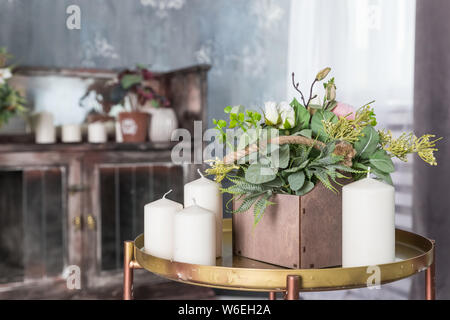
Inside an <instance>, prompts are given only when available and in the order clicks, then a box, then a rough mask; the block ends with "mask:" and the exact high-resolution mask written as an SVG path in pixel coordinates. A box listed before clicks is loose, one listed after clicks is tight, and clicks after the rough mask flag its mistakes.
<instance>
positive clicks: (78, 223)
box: [72, 216, 81, 231]
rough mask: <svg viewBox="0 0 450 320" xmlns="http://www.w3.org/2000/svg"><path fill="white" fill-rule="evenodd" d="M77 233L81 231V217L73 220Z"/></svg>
mask: <svg viewBox="0 0 450 320" xmlns="http://www.w3.org/2000/svg"><path fill="white" fill-rule="evenodd" d="M72 224H73V226H74V229H75V231H78V230H81V216H76V217H75V218H73V220H72Z"/></svg>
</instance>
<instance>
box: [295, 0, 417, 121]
mask: <svg viewBox="0 0 450 320" xmlns="http://www.w3.org/2000/svg"><path fill="white" fill-rule="evenodd" d="M414 27H415V1H414V0H395V1H393V0H292V2H291V14H290V35H289V37H290V41H289V45H290V48H289V63H288V65H289V70H288V73H289V75H290V73H291V72H292V71H294V72H295V74H296V78H297V81H299V82H300V86H301V87H302V88H304V91H308V89H309V88H308V86H309V83H310V81H311V79H313V78H314V76H315V74H316V72H317V71H318V70H320V69H321V68H323V67H326V66H330V67H331V68H332V73H331V75H332V76H334V77H336V84H337V89H338V91H337V97H338V100H341V101H344V102H347V103H349V104H351V105H354V106H355V107H358V106H360V105H362V104H364V103H366V102H369V101H371V100H376V105H375V106H376V109H377V110H378V111H379V113H380V114H379V116H381V118H384V116H385V115H384V113H385V112H387V111H388V110H389V108H390V106H392V105H402V106H407V107H409V108H411V107H412V101H413V94H412V90H413V70H414V68H413V66H414ZM287 93H288V97H292V96H293V95H296V94H295V91H294V89H293V88H292V86H291V85H288V92H287Z"/></svg>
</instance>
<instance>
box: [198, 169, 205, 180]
mask: <svg viewBox="0 0 450 320" xmlns="http://www.w3.org/2000/svg"><path fill="white" fill-rule="evenodd" d="M197 172H198V174H199V175H200V176H201V177H202V178H204V176H203V174H202V172H201V171H200V169H197Z"/></svg>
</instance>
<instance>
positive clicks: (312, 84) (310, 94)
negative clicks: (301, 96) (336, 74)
mask: <svg viewBox="0 0 450 320" xmlns="http://www.w3.org/2000/svg"><path fill="white" fill-rule="evenodd" d="M316 82H317V79H314V81H313V83H311V89H309V99H308V103H307V106H308V105H309V103H310V102H311V100H312V99H314V97H313V96H312V91H313V87H314V85H315V84H316ZM316 96H317V95H316ZM306 108H307V107H306Z"/></svg>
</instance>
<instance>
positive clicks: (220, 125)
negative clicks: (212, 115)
mask: <svg viewBox="0 0 450 320" xmlns="http://www.w3.org/2000/svg"><path fill="white" fill-rule="evenodd" d="M217 125H218V126H219V128H225V127H226V126H227V122H226V121H225V120H219V121H217Z"/></svg>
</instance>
